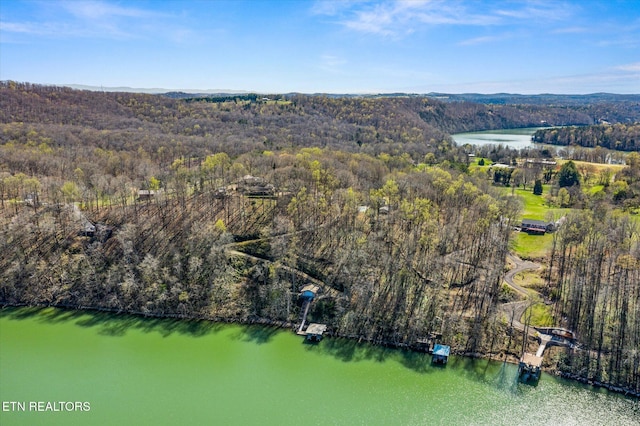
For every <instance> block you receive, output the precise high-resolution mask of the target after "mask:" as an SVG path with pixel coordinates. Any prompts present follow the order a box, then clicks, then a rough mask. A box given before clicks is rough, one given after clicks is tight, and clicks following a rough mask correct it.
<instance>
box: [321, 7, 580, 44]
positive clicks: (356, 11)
mask: <svg viewBox="0 0 640 426" xmlns="http://www.w3.org/2000/svg"><path fill="white" fill-rule="evenodd" d="M498 6H499V8H497V9H492V8H491V6H487V4H486V3H484V2H476V1H455V2H454V1H447V0H395V1H392V0H386V1H383V2H357V3H351V2H320V3H316V5H315V7H314V12H315V13H318V14H320V13H321V14H324V15H329V16H333V17H336V18H337V22H338V23H340V24H341V25H343V26H344V27H346V28H349V29H352V30H355V31H360V32H365V33H373V34H379V35H384V36H389V35H392V36H401V35H405V34H409V33H412V32H415V31H417V30H419V29H420V28H421V27H424V26H441V25H457V26H496V25H508V24H515V23H517V22H520V23H531V22H532V21H537V22H540V21H543V22H547V21H558V20H566V19H568V18H569V17H570V16H571V13H572V9H571V8H569V7H566V6H565V5H564V4H562V3H557V2H551V1H536V0H532V1H530V2H519V3H512V2H499V3H498ZM507 6H508V7H507Z"/></svg>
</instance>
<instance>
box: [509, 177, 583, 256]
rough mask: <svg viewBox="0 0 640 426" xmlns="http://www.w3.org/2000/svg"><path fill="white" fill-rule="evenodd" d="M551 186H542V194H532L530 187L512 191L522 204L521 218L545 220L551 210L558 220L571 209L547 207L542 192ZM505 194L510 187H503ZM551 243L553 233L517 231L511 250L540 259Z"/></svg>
mask: <svg viewBox="0 0 640 426" xmlns="http://www.w3.org/2000/svg"><path fill="white" fill-rule="evenodd" d="M550 188H551V185H543V186H542V194H543V195H534V194H533V191H532V189H526V190H525V189H522V188H518V189H515V190H514V191H513V195H514V196H515V197H518V198H520V200H521V201H522V204H523V209H522V214H521V218H527V219H537V220H546V217H547V214H548V213H549V212H551V213H552V214H553V217H554V218H555V220H558V219H559V218H561V217H562V216H564V215H565V214H567V213H568V212H569V211H571V209H568V208H556V207H553V208H551V207H549V205H548V204H547V202H546V200H545V198H544V194H546V193H547V192H548V191H549V190H550ZM504 192H505V194H508V195H511V193H512V188H504ZM552 244H553V235H552V234H545V235H530V234H527V233H526V232H517V233H516V235H515V236H514V239H513V246H512V250H513V251H514V252H515V254H517V255H518V256H519V257H521V258H522V259H532V260H534V259H542V258H543V257H545V256H546V255H547V254H548V253H549V250H550V249H551V246H552Z"/></svg>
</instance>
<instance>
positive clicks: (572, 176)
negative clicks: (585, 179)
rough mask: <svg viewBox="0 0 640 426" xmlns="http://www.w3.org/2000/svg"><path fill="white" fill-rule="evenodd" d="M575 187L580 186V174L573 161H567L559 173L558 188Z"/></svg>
mask: <svg viewBox="0 0 640 426" xmlns="http://www.w3.org/2000/svg"><path fill="white" fill-rule="evenodd" d="M573 185H580V174H579V173H578V168H577V167H576V165H575V163H574V162H573V161H567V162H566V163H564V164H563V165H562V167H561V168H560V171H559V172H558V186H560V188H564V187H567V186H573Z"/></svg>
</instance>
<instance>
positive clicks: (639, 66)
mask: <svg viewBox="0 0 640 426" xmlns="http://www.w3.org/2000/svg"><path fill="white" fill-rule="evenodd" d="M615 69H617V70H620V71H629V72H640V62H635V63H632V64H625V65H619V66H617V67H616V68H615Z"/></svg>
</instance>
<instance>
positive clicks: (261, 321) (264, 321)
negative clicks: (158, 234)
mask: <svg viewBox="0 0 640 426" xmlns="http://www.w3.org/2000/svg"><path fill="white" fill-rule="evenodd" d="M6 308H37V309H45V308H56V309H63V310H69V311H74V312H88V313H91V312H95V313H107V314H112V315H130V316H135V317H142V318H154V319H167V320H171V319H173V320H183V321H209V322H213V323H224V324H237V325H247V326H249V325H262V326H271V327H276V328H279V329H283V330H284V329H289V330H291V331H293V332H295V329H296V324H294V323H292V322H290V321H282V320H272V319H269V318H258V317H254V318H247V319H246V320H242V319H239V318H222V317H220V318H218V317H192V316H187V315H181V314H157V313H144V312H133V311H125V310H116V309H112V308H104V307H90V306H80V307H78V306H69V305H63V304H58V305H56V304H37V305H30V304H26V303H23V304H7V303H2V304H0V311H1V310H4V309H6ZM325 335H326V336H328V337H337V338H341V339H348V340H352V341H357V342H358V343H367V344H370V345H373V346H381V347H385V348H389V349H397V350H408V351H413V352H420V353H427V351H425V350H423V349H421V348H419V347H418V346H415V345H410V344H403V343H393V342H375V341H373V340H371V339H367V338H365V337H362V336H360V337H359V336H351V335H342V334H340V333H336V332H333V331H329V332H327V333H325ZM452 352H453V354H454V355H456V356H460V357H464V358H471V359H484V360H488V361H497V362H506V363H509V364H514V365H517V364H518V362H519V359H518V358H517V357H516V356H515V355H513V354H509V353H507V354H505V353H502V352H500V353H498V354H485V353H482V352H462V351H455V350H453V351H452ZM543 371H545V372H546V373H548V374H550V375H554V376H556V377H561V378H563V379H566V380H571V381H576V382H578V383H582V384H586V385H589V386H591V387H593V388H603V389H606V390H607V391H609V392H613V393H617V394H621V395H623V396H625V397H632V398H640V392H636V391H635V390H633V389H627V388H624V387H620V386H616V385H613V384H610V383H604V382H600V381H598V380H594V379H590V378H588V377H583V376H579V375H576V374H573V373H567V372H562V371H559V370H556V369H553V368H544V367H543Z"/></svg>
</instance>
